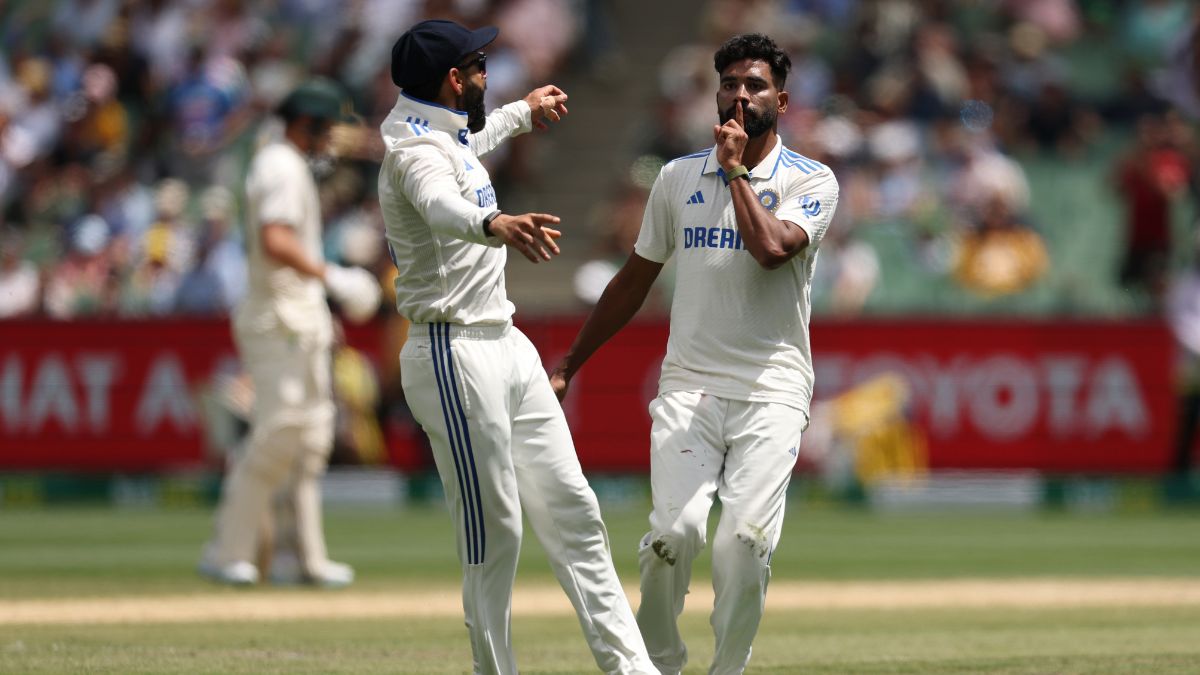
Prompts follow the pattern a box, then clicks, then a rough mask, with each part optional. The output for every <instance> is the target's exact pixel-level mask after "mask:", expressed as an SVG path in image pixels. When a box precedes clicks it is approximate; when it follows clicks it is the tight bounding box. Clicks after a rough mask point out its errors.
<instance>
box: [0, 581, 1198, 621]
mask: <svg viewBox="0 0 1200 675" xmlns="http://www.w3.org/2000/svg"><path fill="white" fill-rule="evenodd" d="M626 593H627V594H628V595H629V597H630V598H631V599H632V600H633V601H634V602H636V600H637V596H638V593H637V588H636V587H629V588H626ZM712 599H713V598H712V589H711V587H709V586H708V585H707V584H697V585H696V587H695V588H693V590H692V592H691V593H690V597H689V598H688V603H687V610H686V611H689V612H708V611H709V610H710V608H711V607H712ZM1100 606H1196V607H1200V579H1190V578H1185V579H1162V578H1156V579H1086V580H1084V579H964V580H952V581H937V580H932V581H931V580H921V581H846V582H774V583H772V584H771V589H770V592H769V593H768V595H767V610H768V611H770V610H773V609H775V610H781V609H867V610H870V609H879V610H888V609H919V608H925V609H932V608H969V607H973V608H987V607H1008V608H1040V607H1100ZM572 611H573V610H572V609H571V605H570V603H569V602H568V601H567V599H566V596H564V595H563V593H562V591H561V590H560V589H559V588H558V587H557V586H550V585H539V586H529V585H523V586H518V587H517V589H516V591H515V593H514V597H513V614H514V615H516V616H531V615H560V614H561V615H570V614H571V613H572ZM461 614H462V601H461V597H460V594H459V589H458V588H454V587H439V588H434V589H424V590H420V591H404V592H399V591H380V592H366V591H355V590H352V589H351V590H345V591H317V590H295V591H279V590H278V589H262V590H259V589H249V590H245V591H235V590H230V589H223V588H221V589H214V591H213V593H211V594H197V595H171V596H148V597H107V598H55V599H45V600H39V599H23V600H0V625H14V624H121V623H129V624H140V623H200V622H229V621H279V620H302V619H373V618H423V617H431V618H432V617H456V616H461Z"/></svg>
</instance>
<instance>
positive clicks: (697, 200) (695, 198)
mask: <svg viewBox="0 0 1200 675" xmlns="http://www.w3.org/2000/svg"><path fill="white" fill-rule="evenodd" d="M686 203H687V204H703V203H704V193H703V192H701V191H699V190H696V194H694V195H692V196H691V197H688V200H687V202H686Z"/></svg>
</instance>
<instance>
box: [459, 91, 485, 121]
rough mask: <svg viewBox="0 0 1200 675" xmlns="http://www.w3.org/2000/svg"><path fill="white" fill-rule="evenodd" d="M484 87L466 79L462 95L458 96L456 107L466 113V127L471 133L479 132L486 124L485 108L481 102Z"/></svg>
mask: <svg viewBox="0 0 1200 675" xmlns="http://www.w3.org/2000/svg"><path fill="white" fill-rule="evenodd" d="M483 92H484V87H477V86H475V85H474V84H472V83H471V82H470V81H467V83H466V86H465V87H463V93H462V96H461V97H459V101H458V109H459V110H464V111H466V113H467V129H470V130H471V133H473V134H475V133H479V132H480V131H481V130H483V127H484V125H485V124H487V110H485V109H484V104H483Z"/></svg>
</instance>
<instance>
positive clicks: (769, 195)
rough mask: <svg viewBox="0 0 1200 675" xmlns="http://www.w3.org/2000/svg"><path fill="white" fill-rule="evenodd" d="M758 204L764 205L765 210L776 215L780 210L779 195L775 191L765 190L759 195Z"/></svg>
mask: <svg viewBox="0 0 1200 675" xmlns="http://www.w3.org/2000/svg"><path fill="white" fill-rule="evenodd" d="M758 203H759V204H762V205H763V208H764V209H766V210H768V211H770V212H771V213H775V209H777V208H779V193H778V192H776V191H774V190H763V191H762V192H760V193H758Z"/></svg>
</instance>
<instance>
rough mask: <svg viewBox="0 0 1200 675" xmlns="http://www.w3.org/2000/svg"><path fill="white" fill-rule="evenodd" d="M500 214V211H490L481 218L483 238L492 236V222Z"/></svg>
mask: <svg viewBox="0 0 1200 675" xmlns="http://www.w3.org/2000/svg"><path fill="white" fill-rule="evenodd" d="M500 213H501V212H500V211H492V212H491V213H489V214H487V215H486V216H484V217H483V236H485V237H490V236H492V221H493V220H495V219H496V216H499V215H500Z"/></svg>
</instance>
